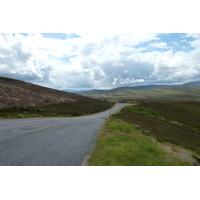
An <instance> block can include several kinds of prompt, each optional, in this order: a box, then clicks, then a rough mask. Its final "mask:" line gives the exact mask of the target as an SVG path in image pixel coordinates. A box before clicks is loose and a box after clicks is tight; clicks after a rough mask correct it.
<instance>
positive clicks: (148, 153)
mask: <svg viewBox="0 0 200 200" xmlns="http://www.w3.org/2000/svg"><path fill="white" fill-rule="evenodd" d="M88 165H90V166H178V165H190V164H189V163H188V162H186V161H183V160H181V159H179V158H178V157H176V156H174V154H172V153H169V152H167V151H165V150H164V149H163V148H161V146H160V143H159V142H158V141H157V140H156V139H154V138H152V137H149V136H147V135H145V134H142V133H141V132H140V131H139V130H137V128H136V127H134V126H133V125H131V124H129V123H127V122H125V121H123V120H121V119H116V118H115V119H114V118H111V119H108V120H107V122H106V124H105V126H104V128H103V129H102V131H101V132H100V133H99V138H98V140H97V144H96V148H95V149H94V151H93V153H92V155H91V157H90V158H89V159H88Z"/></svg>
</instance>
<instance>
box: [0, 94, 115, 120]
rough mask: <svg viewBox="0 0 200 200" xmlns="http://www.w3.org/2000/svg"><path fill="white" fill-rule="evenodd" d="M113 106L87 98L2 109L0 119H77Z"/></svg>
mask: <svg viewBox="0 0 200 200" xmlns="http://www.w3.org/2000/svg"><path fill="white" fill-rule="evenodd" d="M113 105H114V103H110V102H108V101H100V100H97V99H92V98H87V97H85V98H82V99H80V100H79V101H77V102H74V103H60V104H53V105H49V106H40V107H25V106H15V107H12V108H5V109H0V118H24V117H75V116H83V115H89V114H93V113H98V112H102V111H104V110H108V109H109V108H110V107H111V106H113Z"/></svg>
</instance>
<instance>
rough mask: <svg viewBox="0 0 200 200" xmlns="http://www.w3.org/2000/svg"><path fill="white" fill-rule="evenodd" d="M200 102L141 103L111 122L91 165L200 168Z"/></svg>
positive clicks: (91, 160)
mask: <svg viewBox="0 0 200 200" xmlns="http://www.w3.org/2000/svg"><path fill="white" fill-rule="evenodd" d="M199 117H200V102H189V101H187V102H167V103H164V102H160V103H158V102H140V103H138V104H135V105H129V106H126V107H124V108H123V109H122V110H121V111H120V112H118V113H116V114H114V115H112V116H111V117H110V119H109V120H107V122H106V124H105V126H104V128H103V130H102V131H101V132H100V133H99V139H98V140H97V144H96V148H95V150H94V151H93V153H92V155H91V157H90V159H89V160H88V165H112V166H116V165H120V166H128V165H131V166H136V165H139V166H152V165H157V166H162V165H170V166H173V165H200V125H199Z"/></svg>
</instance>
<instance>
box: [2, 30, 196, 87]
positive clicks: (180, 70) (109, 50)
mask: <svg viewBox="0 0 200 200" xmlns="http://www.w3.org/2000/svg"><path fill="white" fill-rule="evenodd" d="M0 76H3V77H10V78H15V79H20V80H23V81H28V82H31V83H35V84H39V85H43V86H47V87H51V88H56V89H75V90H76V89H77V90H78V89H94V88H96V89H110V88H113V87H119V86H124V85H131V86H135V85H146V84H181V83H184V82H188V81H198V80H200V34H197V33H195V34H192V33H190V34H185V33H181V34H178V33H169V34H164V33H162V34H157V33H124V34H123V33H120V34H106V33H105V34H103V33H101V34H98V33H45V34H44V33H36V34H35V33H33V34H32V33H28V34H26V33H8V34H7V33H3V34H0Z"/></svg>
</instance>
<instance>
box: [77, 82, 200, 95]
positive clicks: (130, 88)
mask: <svg viewBox="0 0 200 200" xmlns="http://www.w3.org/2000/svg"><path fill="white" fill-rule="evenodd" d="M196 86H200V81H197V82H188V83H185V84H182V85H140V86H125V87H117V88H114V89H110V90H90V91H85V92H80V93H79V94H82V95H95V94H110V93H115V92H119V91H126V90H136V91H140V90H152V89H159V88H169V87H170V88H172V87H196Z"/></svg>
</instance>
